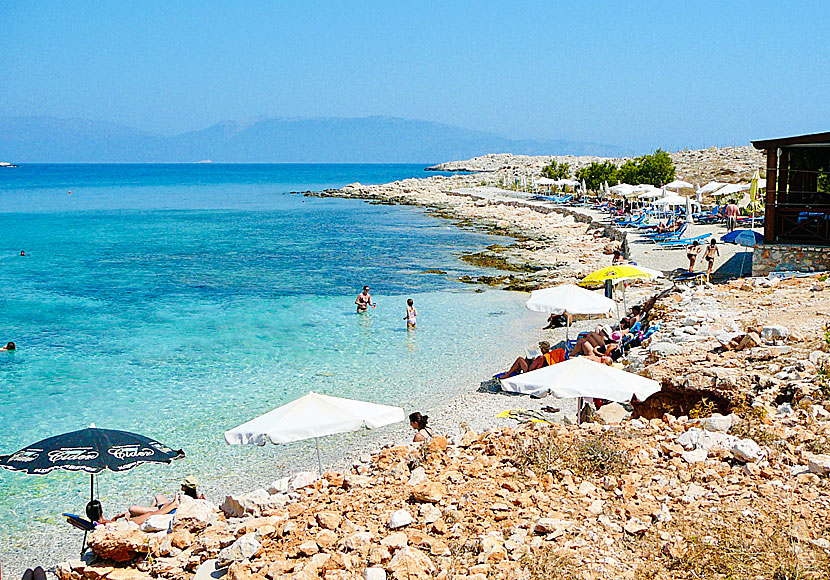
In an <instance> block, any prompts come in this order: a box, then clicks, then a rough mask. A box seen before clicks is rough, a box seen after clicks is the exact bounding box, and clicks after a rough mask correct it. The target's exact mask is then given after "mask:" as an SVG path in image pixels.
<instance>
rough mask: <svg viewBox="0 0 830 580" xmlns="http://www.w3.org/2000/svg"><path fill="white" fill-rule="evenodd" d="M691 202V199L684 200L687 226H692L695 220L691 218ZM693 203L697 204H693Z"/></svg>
mask: <svg viewBox="0 0 830 580" xmlns="http://www.w3.org/2000/svg"><path fill="white" fill-rule="evenodd" d="M692 202H693V200H692V198H691V197H687V198H686V223H688V224H689V225H692V224H693V223H695V220H694V218H693V217H692V214H693V213H694V212H693V211H692ZM695 203H697V202H695Z"/></svg>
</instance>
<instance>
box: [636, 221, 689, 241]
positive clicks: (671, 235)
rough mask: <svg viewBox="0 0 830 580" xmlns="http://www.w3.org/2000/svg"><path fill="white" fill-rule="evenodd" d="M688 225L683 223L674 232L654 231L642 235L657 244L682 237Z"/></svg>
mask: <svg viewBox="0 0 830 580" xmlns="http://www.w3.org/2000/svg"><path fill="white" fill-rule="evenodd" d="M688 227H689V226H688V225H687V224H683V225H682V226H680V228H679V229H678V230H677V231H674V232H663V233H662V234H657V233H655V234H650V235H647V236H643V237H644V238H645V239H646V240H648V241H650V242H654V243H657V244H660V243H663V242H673V241H676V240H680V239H682V238H683V236H684V235H686V230H687V229H688Z"/></svg>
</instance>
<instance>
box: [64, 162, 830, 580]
mask: <svg viewBox="0 0 830 580" xmlns="http://www.w3.org/2000/svg"><path fill="white" fill-rule="evenodd" d="M498 171H501V170H494V171H493V173H492V174H486V177H485V176H482V175H481V174H479V175H456V176H452V177H446V176H432V177H429V178H425V179H419V180H404V181H401V182H395V183H392V184H384V185H378V186H363V185H360V184H352V185H349V186H347V187H345V188H343V189H342V190H337V191H330V192H323V193H321V195H337V196H340V197H351V198H359V199H367V200H373V201H375V202H379V203H406V204H411V205H417V206H421V207H425V208H427V209H428V210H429V211H432V212H437V213H438V215H440V217H444V218H447V219H451V220H453V221H455V222H456V223H457V224H458V225H461V226H462V227H483V228H486V229H488V230H489V231H494V232H498V233H502V234H507V235H512V236H514V237H516V238H517V241H516V242H515V243H514V244H511V245H510V246H506V247H499V248H491V249H490V250H488V252H490V253H485V254H483V255H477V256H476V257H473V258H470V260H472V261H474V262H475V263H478V264H480V265H484V266H485V267H488V266H501V267H504V266H505V265H508V266H507V267H509V268H515V271H509V272H508V273H506V274H503V275H501V274H498V276H500V277H501V278H502V279H500V280H497V281H494V282H493V283H494V284H497V285H499V286H510V285H511V284H512V285H514V286H513V287H514V288H518V287H521V288H526V289H529V288H533V287H539V286H548V285H552V284H556V283H561V282H573V281H575V280H576V279H578V278H581V277H582V276H584V275H585V274H587V273H589V272H590V271H592V270H594V269H596V268H597V267H600V266H602V265H606V264H607V263H608V256H607V253H609V250H610V249H611V248H612V247H615V245H616V244H619V243H621V242H622V243H624V242H625V240H624V239H623V240H616V241H615V240H612V239H610V238H609V237H606V236H607V234H611V235H614V232H613V231H609V230H607V228H605V227H604V226H602V225H600V224H596V223H594V222H592V221H591V220H590V219H582V218H580V217H579V216H574V215H565V214H564V213H560V212H558V211H554V212H550V213H547V212H545V211H543V210H540V209H539V208H538V207H533V206H532V205H528V204H525V203H515V204H510V203H507V202H504V201H503V200H502V201H498V200H496V199H494V198H492V197H490V196H488V195H485V194H483V193H481V192H480V191H478V190H477V189H476V188H482V187H484V186H487V185H494V184H496V183H497V182H498V180H499V179H500V176H499V175H498ZM679 176H681V177H682V175H679ZM477 191H478V193H477ZM485 193H486V192H485ZM488 258H492V259H493V261H491V262H489V263H485V262H486V260H487V259H488ZM646 265H648V264H646ZM510 276H512V278H510ZM474 281H476V282H478V281H479V280H474ZM826 288H827V283H826V282H825V280H824V279H821V278H818V277H809V278H803V279H798V278H797V279H792V280H782V281H775V280H766V279H763V280H737V281H734V282H730V283H728V284H724V285H720V286H714V287H698V288H677V289H675V290H674V291H672V292H669V293H668V294H667V295H666V296H665V297H664V298H663V299H661V300H660V301H658V302H657V304H656V305H655V306H654V308H653V309H652V314H651V316H652V317H653V320H654V321H659V322H660V324H661V325H662V327H661V331H660V332H659V333H658V334H657V335H656V336H655V337H654V338H653V339H652V341H651V342H650V343H648V344H646V345H644V347H643V348H640V349H637V350H636V351H633V352H632V354H631V356H630V357H629V360H628V362H629V365H630V367H629V368H630V369H631V370H634V371H636V372H640V373H642V374H644V375H647V376H651V377H652V378H655V379H656V380H659V381H660V382H661V384H662V386H663V391H662V392H661V393H660V396H659V397H655V398H653V399H654V400H652V399H649V400H648V401H646V402H645V403H643V404H640V405H635V407H634V413H633V416H628V415H629V414H628V413H626V412H625V411H624V410H621V408H619V406H616V407H617V408H613V407H612V409H611V410H610V411H607V410H606V411H605V412H604V413H603V414H602V415H601V416H600V417H598V418H596V421H597V422H592V423H587V424H583V425H582V426H580V427H577V426H574V425H562V424H557V423H553V424H546V423H538V422H537V423H524V424H521V425H518V424H517V423H516V422H510V423H508V426H507V427H497V426H495V425H496V423H495V421H494V420H492V419H490V420H489V422H490V423H491V425H490V428H489V429H488V428H486V427H487V425H486V423H487V421H482V422H480V423H478V424H476V425H473V426H472V427H471V426H470V425H465V426H464V428H463V429H462V430H460V431H459V432H457V433H451V434H448V436H447V437H444V436H439V437H436V438H435V439H433V440H432V441H431V442H430V443H429V444H428V445H426V446H421V447H419V446H416V445H398V446H389V447H386V448H385V449H382V450H381V451H380V452H379V453H376V454H374V455H371V456H368V455H365V456H362V457H360V460H359V461H357V462H356V463H355V465H354V466H352V467H351V468H350V469H347V470H344V471H343V472H337V473H335V472H329V473H326V474H324V476H323V477H322V478H320V479H318V478H317V477H315V476H314V475H313V474H307V473H306V474H297V475H295V476H294V477H293V478H291V479H284V480H280V481H276V482H274V483H273V484H272V485H271V486H269V487H268V489H260V490H256V491H253V492H251V493H247V494H239V495H233V494H232V495H230V496H228V497H227V498H226V499H225V501H224V502H223V503H222V504H221V505H220V506H216V505H213V504H210V503H209V502H206V501H193V502H187V503H186V504H183V506H182V507H181V508H180V509H179V511H177V513H176V515H175V516H173V517H167V519H164V521H162V520H161V519H159V520H158V521H155V522H153V525H152V526H151V527H150V529H149V530H145V531H141V530H139V529H138V528H137V527H136V526H134V525H132V524H126V523H125V524H118V525H108V526H104V527H101V528H99V529H98V530H96V531H95V533H94V534H92V537H91V540H90V544H91V546H92V548H93V552H94V554H96V556H97V558H98V559H93V560H89V561H81V560H74V561H71V562H67V563H64V564H62V565H60V566H59V567H58V569H57V574H58V576H59V578H61V579H62V580H82V579H88V580H102V579H103V578H108V579H110V580H126V579H133V578H135V579H137V580H149V578H168V579H171V580H179V579H182V580H183V579H185V578H187V579H189V578H193V577H194V576H195V578H197V579H198V580H202V579H204V580H207V578H208V577H214V578H215V577H219V576H220V575H222V574H225V575H227V577H228V578H229V580H287V579H289V578H292V579H305V578H324V579H328V580H335V579H345V578H366V579H378V580H380V579H382V578H390V577H391V578H395V579H411V578H447V579H449V578H474V579H475V580H486V579H489V578H505V579H507V578H516V579H520V578H521V579H526V578H529V579H534V580H535V579H537V578H539V579H541V578H552V577H561V578H584V579H595V578H596V579H599V578H631V579H634V580H640V579H658V578H660V579H668V578H689V579H691V578H720V577H724V576H723V575H724V574H725V573H729V574H732V576H733V577H740V578H756V577H757V578H796V577H798V578H826V577H828V575H829V574H830V542H828V541H827V539H826V538H827V536H828V535H830V528H828V527H827V523H826V522H827V521H828V519H829V518H830V481H829V480H828V474H830V455H828V454H830V388H829V387H828V386H827V384H828V376H830V371H828V370H827V369H828V368H830V366H828V365H830V358H828V355H827V354H826V353H827V351H828V350H830V339H828V338H826V337H827V335H826V334H825V326H824V321H825V319H827V317H828V316H830V293H828V292H827V291H826ZM653 291H654V289H651V290H649V289H643V292H653ZM465 396H466V397H469V398H472V399H475V398H476V397H478V398H479V399H477V400H480V399H483V398H487V397H491V398H492V397H493V395H489V394H486V393H468V394H467V395H462V397H461V399H464V397H465ZM525 402H526V401H525V400H524V398H523V399H522V400H521V401H520V402H518V403H517V405H519V406H525ZM545 403H547V404H548V405H550V404H553V402H552V401H547V402H545V401H543V402H541V403H538V402H537V403H535V404H536V406H537V407H539V406H541V405H544V404H545ZM556 404H557V405H559V404H560V402H559V401H557V402H556ZM462 405H463V403H462ZM529 406H530V405H528V407H529ZM470 411H471V410H470V409H468V412H470ZM603 417H604V419H603ZM782 506H786V510H782V509H781V508H782Z"/></svg>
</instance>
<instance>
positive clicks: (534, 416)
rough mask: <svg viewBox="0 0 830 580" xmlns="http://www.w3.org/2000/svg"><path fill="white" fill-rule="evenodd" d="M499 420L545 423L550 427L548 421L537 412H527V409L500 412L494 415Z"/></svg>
mask: <svg viewBox="0 0 830 580" xmlns="http://www.w3.org/2000/svg"><path fill="white" fill-rule="evenodd" d="M496 417H497V418H499V419H515V420H516V421H530V422H532V423H546V424H548V425H552V423H551V422H550V421H548V420H547V419H545V416H544V415H542V413H540V412H539V411H529V410H527V409H509V410H507V411H502V412H501V413H499V414H498V415H496Z"/></svg>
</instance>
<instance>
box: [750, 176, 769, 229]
mask: <svg viewBox="0 0 830 580" xmlns="http://www.w3.org/2000/svg"><path fill="white" fill-rule="evenodd" d="M760 181H761V174H760V173H759V172H758V170H757V169H756V170H755V172H754V173H753V174H752V179H751V180H750V181H749V205H750V206H751V208H750V209H751V211H752V222H751V227H753V228H754V227H755V206H756V205H758V190H759V189H760V184H759V182H760ZM764 186H766V183H764ZM753 245H754V244H753Z"/></svg>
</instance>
